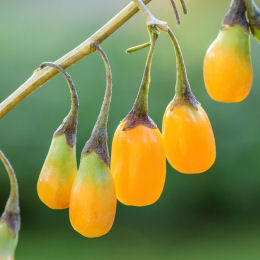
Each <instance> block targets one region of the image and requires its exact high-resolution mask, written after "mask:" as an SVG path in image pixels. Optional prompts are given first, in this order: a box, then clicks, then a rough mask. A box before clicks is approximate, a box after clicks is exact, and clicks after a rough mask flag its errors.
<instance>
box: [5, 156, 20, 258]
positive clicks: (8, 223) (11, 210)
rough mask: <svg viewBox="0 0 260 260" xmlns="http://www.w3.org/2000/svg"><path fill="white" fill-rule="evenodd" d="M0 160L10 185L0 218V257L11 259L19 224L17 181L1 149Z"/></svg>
mask: <svg viewBox="0 0 260 260" xmlns="http://www.w3.org/2000/svg"><path fill="white" fill-rule="evenodd" d="M0 160H1V161H2V162H3V164H4V166H5V169H6V171H7V173H8V176H9V180H10V186H11V190H10V195H9V199H8V201H7V203H6V205H5V210H4V213H3V214H2V216H1V218H0V259H1V260H13V259H14V255H15V250H16V247H17V243H18V236H19V230H20V225H21V217H20V207H19V192H18V183H17V179H16V176H15V173H14V170H13V168H12V166H11V164H10V163H9V161H8V160H7V158H6V157H5V155H4V154H3V152H2V151H0Z"/></svg>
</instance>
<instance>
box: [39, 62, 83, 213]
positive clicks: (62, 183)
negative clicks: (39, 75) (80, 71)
mask: <svg viewBox="0 0 260 260" xmlns="http://www.w3.org/2000/svg"><path fill="white" fill-rule="evenodd" d="M46 66H50V67H54V68H56V69H57V70H59V71H60V72H61V73H62V74H63V75H64V76H65V78H66V80H67V82H68V85H69V88H70V93H71V109H70V112H69V114H68V115H67V116H66V117H65V119H64V120H63V122H62V124H61V125H60V127H59V128H58V129H57V130H56V132H55V133H54V135H53V138H52V142H51V145H50V149H49V152H48V154H47V157H46V159H45V162H44V164H43V167H42V170H41V173H40V176H39V179H38V184H37V192H38V195H39V198H40V199H41V201H42V202H43V203H44V204H46V205H47V206H48V207H50V208H52V209H65V208H68V207H69V202H70V193H71V188H72V184H73V181H74V178H75V176H76V174H77V161H76V148H75V146H76V133H77V120H78V106H79V104H78V96H77V92H76V88H75V85H74V83H73V81H72V79H71V77H70V76H69V74H68V73H67V72H66V71H64V70H63V69H62V68H61V67H60V66H58V65H56V64H54V63H50V62H45V63H43V64H42V65H41V68H42V69H43V68H44V67H46Z"/></svg>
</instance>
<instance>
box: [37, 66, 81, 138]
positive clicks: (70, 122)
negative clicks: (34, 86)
mask: <svg viewBox="0 0 260 260" xmlns="http://www.w3.org/2000/svg"><path fill="white" fill-rule="evenodd" d="M45 67H52V68H55V69H57V70H58V71H59V72H61V73H62V74H63V75H64V76H65V78H66V80H67V83H68V86H69V89H70V94H71V108H70V112H69V114H68V116H67V117H66V118H65V120H64V123H65V124H64V125H63V127H64V128H65V129H66V130H70V131H74V130H75V128H76V125H77V118H78V110H79V101H78V94H77V91H76V88H75V84H74V83H73V81H72V78H71V77H70V75H69V74H68V73H67V72H66V71H65V70H64V69H63V68H62V67H61V66H59V65H57V64H55V63H52V62H43V63H42V64H41V65H40V68H41V69H43V68H45ZM59 131H60V128H59V129H58V130H57V132H56V133H57V134H59Z"/></svg>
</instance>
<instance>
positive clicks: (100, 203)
mask: <svg viewBox="0 0 260 260" xmlns="http://www.w3.org/2000/svg"><path fill="white" fill-rule="evenodd" d="M116 204H117V201H116V193H115V188H114V183H113V179H112V176H111V173H110V170H109V168H108V167H107V165H106V164H105V163H104V162H103V161H102V160H101V159H100V158H99V156H98V155H97V154H96V153H95V152H91V153H89V154H86V155H83V156H82V158H81V162H80V168H79V172H78V175H77V177H76V179H75V182H74V184H73V188H72V192H71V200H70V208H69V215H70V222H71V224H72V226H73V228H74V229H75V230H76V231H77V232H79V233H80V234H82V235H83V236H85V237H99V236H102V235H105V234H106V233H107V232H108V231H109V230H110V229H111V227H112V225H113V222H114V218H115V213H116Z"/></svg>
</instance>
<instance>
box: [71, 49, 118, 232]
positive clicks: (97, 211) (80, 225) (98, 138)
mask: <svg viewBox="0 0 260 260" xmlns="http://www.w3.org/2000/svg"><path fill="white" fill-rule="evenodd" d="M94 47H95V48H96V50H97V51H99V53H100V54H101V56H102V58H103V60H104V63H105V67H106V73H107V86H106V92H105V97H104V101H103V104H102V107H101V110H100V114H99V116H98V119H97V122H96V124H95V126H94V129H93V131H92V134H91V137H90V139H89V140H88V141H87V142H86V144H85V147H84V149H83V151H82V153H81V159H80V166H79V171H78V174H77V177H76V178H75V181H74V184H73V187H72V192H71V199H70V207H69V216H70V222H71V224H72V226H73V228H74V229H75V230H76V231H77V232H79V233H80V234H81V235H83V236H85V237H100V236H103V235H105V234H106V233H108V232H109V230H110V229H111V227H112V225H113V222H114V219H115V214H116V204H117V201H116V193H115V188H114V182H113V178H112V176H111V173H110V169H109V152H108V147H107V121H108V114H109V106H110V102H111V95H112V74H111V68H110V64H109V61H108V58H107V56H106V54H105V53H104V51H103V50H102V49H101V47H100V46H99V45H98V44H94Z"/></svg>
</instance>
